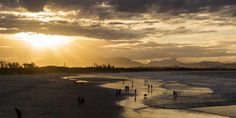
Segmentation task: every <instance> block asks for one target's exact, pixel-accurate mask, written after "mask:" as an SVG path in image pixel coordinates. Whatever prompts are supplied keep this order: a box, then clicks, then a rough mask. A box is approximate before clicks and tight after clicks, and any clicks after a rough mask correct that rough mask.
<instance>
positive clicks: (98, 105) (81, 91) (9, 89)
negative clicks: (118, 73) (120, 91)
mask: <svg viewBox="0 0 236 118" xmlns="http://www.w3.org/2000/svg"><path fill="white" fill-rule="evenodd" d="M62 76H66V74H41V75H10V76H0V81H1V82H0V118H16V113H15V111H14V108H15V107H17V108H19V109H20V110H21V112H22V114H23V118H95V117H97V118H119V117H120V112H122V107H121V106H118V105H117V104H116V101H117V98H116V97H115V94H114V91H113V90H112V89H106V88H101V87H98V85H99V84H101V83H103V82H115V81H117V80H111V81H110V80H107V79H105V80H104V79H103V80H104V81H103V80H102V79H101V78H93V79H90V80H89V81H91V83H86V84H84V85H80V84H75V83H74V82H73V81H68V80H62V79H60V77H62ZM78 96H83V97H84V98H85V100H86V103H85V104H84V106H80V107H78V103H77V98H78Z"/></svg>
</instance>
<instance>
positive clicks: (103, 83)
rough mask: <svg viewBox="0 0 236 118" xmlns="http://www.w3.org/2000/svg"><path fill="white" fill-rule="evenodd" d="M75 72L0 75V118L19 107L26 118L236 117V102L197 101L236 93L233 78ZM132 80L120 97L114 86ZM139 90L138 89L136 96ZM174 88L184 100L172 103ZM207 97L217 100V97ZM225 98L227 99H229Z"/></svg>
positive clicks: (8, 117)
mask: <svg viewBox="0 0 236 118" xmlns="http://www.w3.org/2000/svg"><path fill="white" fill-rule="evenodd" d="M181 73H182V72H181ZM74 75H75V76H71V75H68V74H38V75H8V76H0V118H16V113H15V111H14V108H15V107H17V108H19V109H20V110H21V111H22V113H23V118H94V117H97V118H156V117H158V118H182V117H186V118H228V117H235V110H236V109H235V106H233V105H232V104H233V103H231V101H229V104H231V105H227V106H226V105H225V106H217V104H215V103H218V101H213V103H214V104H213V105H214V106H212V104H210V105H209V104H202V105H203V106H201V107H198V105H197V106H194V105H193V101H200V102H202V103H205V101H204V99H202V97H199V98H198V97H196V96H205V95H214V94H218V93H222V92H223V93H224V91H226V92H227V91H228V90H229V89H230V90H231V91H230V92H231V93H233V92H235V91H234V90H235V87H234V85H235V84H236V83H235V80H234V79H226V80H225V79H224V78H216V79H211V78H210V79H211V80H210V79H209V78H208V77H207V78H204V77H203V79H196V78H198V77H199V76H197V77H195V76H190V75H188V74H186V73H184V74H183V75H181V74H179V73H177V75H178V76H176V75H175V74H174V76H173V75H172V73H171V72H170V73H169V72H157V73H153V72H151V73H149V72H146V73H111V74H108V73H106V74H83V75H81V74H80V75H76V74H74ZM180 75H181V76H180ZM180 77H181V78H180ZM144 80H149V82H150V84H152V85H153V90H152V91H148V89H147V86H145V85H144V84H143V82H144ZM222 80H224V83H222V82H221V81H222ZM131 81H133V82H134V85H133V88H130V92H126V93H125V92H124V91H123V90H122V93H123V94H122V96H121V97H116V94H115V89H124V87H125V86H130V87H131V85H132V84H131ZM218 83H219V84H220V83H221V87H223V88H221V89H220V90H218V89H217V86H216V85H215V84H218ZM134 89H138V94H137V96H136V97H135V96H134ZM173 90H178V91H180V92H181V94H182V98H181V100H178V102H179V103H180V105H178V104H176V103H178V102H173V100H172V97H171V96H170V95H171V94H172V91H173ZM222 90H224V91H222ZM143 94H147V95H148V98H147V99H144V97H143ZM78 96H83V97H84V98H85V101H86V102H85V104H84V105H83V106H78V101H77V98H78ZM163 96H164V97H163ZM186 96H187V97H186ZM207 97H209V98H211V99H212V100H216V99H215V98H214V97H212V96H207ZM233 97H234V96H232V97H231V98H233ZM186 98H188V99H186ZM189 98H190V99H189ZM216 98H218V97H217V96H216ZM186 100H187V101H186ZM207 100H208V99H206V101H207ZM220 100H223V101H224V103H227V101H225V100H224V99H220ZM230 100H231V99H230ZM208 102H209V101H208ZM183 103H184V105H182V104H183ZM173 108H174V109H173ZM175 108H177V109H175Z"/></svg>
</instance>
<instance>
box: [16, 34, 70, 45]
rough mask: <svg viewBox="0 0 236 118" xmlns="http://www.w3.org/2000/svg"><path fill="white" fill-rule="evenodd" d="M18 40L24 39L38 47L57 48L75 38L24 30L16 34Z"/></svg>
mask: <svg viewBox="0 0 236 118" xmlns="http://www.w3.org/2000/svg"><path fill="white" fill-rule="evenodd" d="M14 37H15V38H16V39H17V40H23V41H25V42H26V43H28V44H30V45H32V47H34V48H36V49H43V48H56V47H59V46H63V45H68V44H69V43H70V42H71V41H72V40H73V38H72V37H67V36H60V35H47V34H38V33H31V32H22V33H17V34H15V35H14Z"/></svg>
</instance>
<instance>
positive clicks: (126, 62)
mask: <svg viewBox="0 0 236 118" xmlns="http://www.w3.org/2000/svg"><path fill="white" fill-rule="evenodd" d="M96 64H98V65H101V64H111V65H114V66H116V67H138V66H145V65H144V64H142V63H139V62H136V61H132V60H131V59H128V58H125V57H115V58H100V59H99V60H96Z"/></svg>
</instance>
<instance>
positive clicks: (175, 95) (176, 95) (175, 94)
mask: <svg viewBox="0 0 236 118" xmlns="http://www.w3.org/2000/svg"><path fill="white" fill-rule="evenodd" d="M177 97H178V93H177V92H176V91H173V99H174V100H176V99H177Z"/></svg>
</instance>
